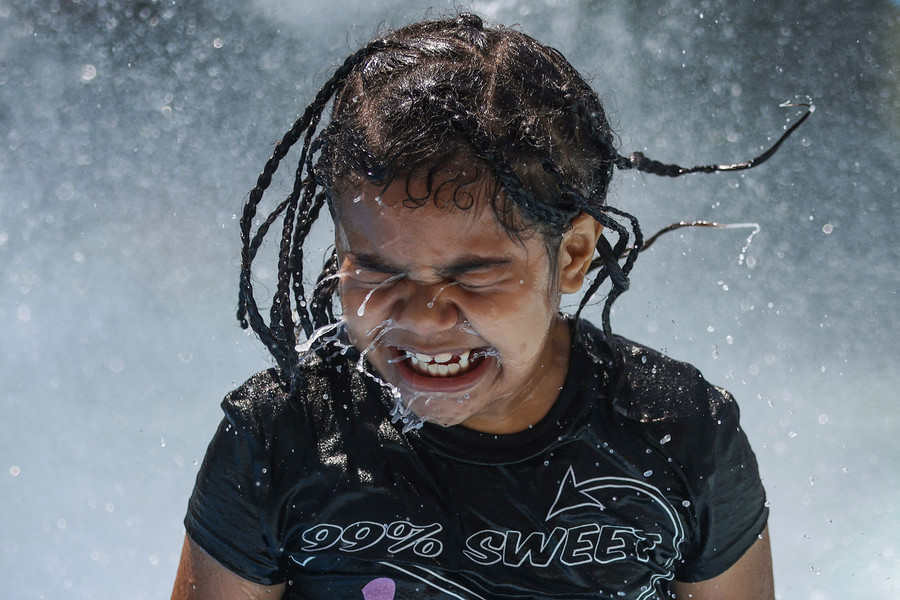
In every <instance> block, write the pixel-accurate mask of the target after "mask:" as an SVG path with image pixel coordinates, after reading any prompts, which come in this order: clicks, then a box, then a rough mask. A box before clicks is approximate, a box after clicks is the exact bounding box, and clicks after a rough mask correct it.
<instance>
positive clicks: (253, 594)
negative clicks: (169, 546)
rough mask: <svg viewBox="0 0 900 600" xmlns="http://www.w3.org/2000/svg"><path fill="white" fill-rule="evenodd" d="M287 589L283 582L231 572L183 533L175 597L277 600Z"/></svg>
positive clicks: (182, 599) (188, 599)
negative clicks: (271, 582) (267, 582)
mask: <svg viewBox="0 0 900 600" xmlns="http://www.w3.org/2000/svg"><path fill="white" fill-rule="evenodd" d="M284 588H285V584H283V583H281V584H278V585H273V586H266V585H261V584H258V583H254V582H252V581H250V580H248V579H244V578H243V577H241V576H239V575H236V574H234V573H232V572H231V571H229V570H228V569H226V568H225V567H223V566H222V565H221V564H219V563H218V562H216V560H215V559H214V558H213V557H211V556H210V555H209V554H207V553H206V551H204V550H203V549H202V548H201V547H200V546H198V545H197V544H195V543H194V542H193V541H192V540H191V538H190V537H189V536H187V535H185V536H184V547H183V548H182V550H181V562H180V563H179V565H178V574H177V575H176V576H175V588H174V589H173V590H172V600H207V599H209V600H213V599H221V600H255V599H261V598H266V599H267V600H268V599H271V600H277V599H278V598H281V596H282V595H283V594H284Z"/></svg>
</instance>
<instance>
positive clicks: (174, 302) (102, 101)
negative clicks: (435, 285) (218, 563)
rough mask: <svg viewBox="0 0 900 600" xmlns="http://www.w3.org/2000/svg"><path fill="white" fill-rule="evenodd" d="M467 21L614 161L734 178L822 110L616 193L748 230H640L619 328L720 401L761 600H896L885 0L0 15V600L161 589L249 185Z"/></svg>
mask: <svg viewBox="0 0 900 600" xmlns="http://www.w3.org/2000/svg"><path fill="white" fill-rule="evenodd" d="M464 8H465V9H472V10H475V11H477V12H479V13H481V14H482V15H483V16H485V17H487V18H489V19H492V20H496V21H499V22H501V23H504V24H507V25H516V26H517V27H519V28H521V29H522V30H524V31H526V32H528V33H530V34H532V35H534V36H535V37H537V38H538V39H540V40H542V41H544V42H545V43H548V44H550V45H553V46H555V47H557V48H559V49H560V50H561V51H562V52H563V53H564V54H565V55H566V56H567V57H568V58H569V59H570V60H571V61H572V62H573V63H574V64H575V66H576V67H578V68H579V69H580V70H581V71H582V72H584V73H586V74H587V75H588V76H589V77H590V79H591V81H592V83H593V85H594V87H595V89H596V90H597V91H598V92H599V94H600V96H601V98H602V99H603V100H604V102H605V103H606V106H607V109H608V111H609V113H610V115H611V118H612V121H613V124H614V127H615V128H616V129H617V131H618V132H619V135H620V138H621V149H622V151H623V153H627V152H630V151H633V150H643V151H645V152H646V153H647V154H648V155H649V156H652V157H654V158H657V159H660V160H663V161H666V162H679V163H681V164H699V163H711V162H731V161H738V160H745V159H747V158H750V157H751V156H752V155H754V154H756V153H758V152H759V151H760V150H761V149H762V148H763V147H764V146H766V145H767V144H768V143H770V142H771V141H772V140H774V138H775V137H776V136H777V135H778V134H780V132H781V131H783V129H784V127H785V125H786V124H787V122H788V120H790V119H794V118H796V117H797V116H798V115H799V111H798V110H797V109H783V108H779V107H778V104H779V103H780V102H782V101H784V100H802V99H803V98H804V97H805V96H806V95H809V96H811V97H812V98H813V99H814V100H815V102H816V105H817V111H816V113H815V114H814V115H813V117H812V118H811V119H810V120H809V121H808V123H807V124H806V125H805V126H804V127H802V128H801V129H800V130H799V131H797V133H796V134H795V136H794V137H793V138H792V139H790V140H789V141H788V142H787V143H786V144H785V145H784V147H783V148H782V150H781V151H780V152H779V153H778V154H777V155H776V156H775V157H774V158H773V159H772V160H771V161H770V162H769V163H767V164H766V165H764V166H762V167H760V168H758V169H754V170H752V171H749V172H745V173H744V174H741V175H738V174H730V175H728V174H717V175H694V176H691V177H688V178H683V179H677V180H663V179H661V178H657V177H653V176H648V175H640V174H633V173H619V174H618V175H617V177H616V180H615V183H614V185H613V189H612V193H611V195H610V202H611V203H614V204H616V205H618V206H620V207H622V208H624V209H626V210H629V211H631V212H633V213H635V214H636V215H637V216H638V217H639V218H640V219H641V222H642V224H643V226H644V229H645V230H647V231H648V232H649V231H655V230H656V229H657V228H659V227H662V226H664V225H666V224H668V223H670V222H672V221H677V220H679V219H710V220H717V221H720V222H756V223H759V225H760V228H761V230H760V231H759V233H757V234H756V235H755V236H754V237H753V239H752V243H751V244H750V245H749V247H748V248H747V249H746V252H745V253H744V256H743V258H742V257H741V255H742V249H743V247H744V245H745V244H746V239H747V236H748V234H749V233H750V230H747V229H734V230H683V231H681V232H676V233H674V234H670V235H669V236H667V237H664V238H662V239H661V240H660V241H659V242H658V243H657V244H656V246H655V247H654V248H653V249H652V250H651V251H648V252H646V253H644V254H643V255H642V257H641V259H640V260H639V261H638V263H637V266H636V269H635V272H634V276H633V285H632V289H631V291H629V292H628V293H627V294H626V295H624V296H623V297H622V298H620V299H619V301H618V303H617V308H616V311H615V314H614V315H613V327H614V329H616V330H617V331H619V332H620V333H623V334H625V335H627V336H629V337H632V338H635V339H637V340H639V341H642V342H644V343H647V344H649V345H651V346H654V347H656V348H660V349H663V350H665V351H666V352H668V353H669V354H671V355H672V356H674V357H676V358H679V359H682V360H687V361H689V362H692V363H694V364H696V365H697V366H698V367H700V368H701V369H702V370H703V372H704V374H705V375H706V377H707V378H708V379H710V380H711V381H713V382H714V383H717V384H719V385H722V386H724V387H727V388H729V389H730V390H731V391H732V392H733V393H734V394H735V396H736V397H737V398H738V400H739V402H740V404H741V407H742V415H743V422H744V426H745V429H746V430H747V432H748V434H749V436H750V438H751V441H752V443H753V444H754V447H755V449H756V452H757V455H758V458H759V461H760V466H761V470H762V474H763V477H764V479H765V483H766V486H767V488H768V492H769V499H770V501H771V504H772V518H771V523H770V526H771V531H772V543H773V548H774V556H775V565H776V567H775V569H776V584H777V589H778V596H779V597H781V598H804V599H815V600H822V599H832V598H834V599H838V598H840V599H846V598H854V599H858V598H889V597H900V511H898V497H900V469H898V466H897V465H898V464H900V443H898V441H897V429H898V416H900V408H898V402H897V390H898V388H900V375H898V370H897V368H896V363H897V361H898V358H900V356H898V352H897V344H896V341H895V339H896V329H897V328H896V326H895V324H894V318H895V313H896V312H897V308H898V299H897V289H898V274H897V268H898V232H897V227H898V218H897V217H898V197H900V194H898V189H897V188H898V185H900V182H898V166H900V135H898V133H900V86H898V69H900V7H898V5H897V4H893V3H891V2H888V1H886V0H868V1H863V2H842V1H837V0H829V1H820V2H790V3H780V2H774V1H759V2H727V1H725V0H722V1H719V2H717V1H704V2H683V1H680V0H672V1H668V2H649V1H647V2H631V3H627V4H626V3H624V2H623V3H612V2H598V1H590V0H581V1H574V0H573V1H565V0H545V1H537V0H531V1H528V0H483V1H463V0H458V1H454V2H449V1H445V0H434V1H428V2H425V1H416V2H409V1H407V0H403V1H401V0H381V1H380V2H376V3H374V6H373V5H372V3H370V2H365V1H364V0H329V1H328V2H304V1H302V0H295V1H289V0H251V1H244V0H224V1H213V0H195V1H192V2H187V1H185V0H153V1H144V2H138V1H134V2H131V1H127V0H81V1H74V0H68V1H63V0H55V1H52V0H0V328H2V329H0V331H2V334H0V353H2V354H0V409H2V412H0V572H2V573H3V577H2V579H0V596H2V597H3V598H162V597H168V594H169V592H170V589H171V581H172V579H173V577H174V573H175V568H176V564H177V559H178V554H179V550H180V546H181V540H182V536H183V529H182V525H181V519H182V516H183V514H184V510H185V506H186V502H187V498H188V496H189V494H190V491H191V488H192V485H193V480H194V477H195V475H196V472H197V468H198V461H199V460H201V459H202V457H203V453H204V451H205V448H206V444H207V443H208V441H209V439H210V437H211V435H212V433H213V431H214V430H215V427H216V425H217V423H218V421H219V418H220V412H219V408H218V403H219V401H220V399H221V397H222V396H223V395H224V394H225V393H226V392H227V391H228V390H229V389H231V388H232V387H233V386H234V385H236V384H237V383H238V382H240V381H242V380H244V379H245V378H246V377H247V376H249V375H250V374H251V373H253V372H255V371H257V370H259V369H261V368H263V367H266V366H267V365H268V364H269V359H268V356H267V354H266V352H265V351H264V350H263V349H262V348H261V346H260V345H259V344H258V343H257V342H256V341H255V339H254V338H252V337H250V336H248V335H246V334H245V333H243V332H242V331H241V330H240V329H239V328H238V326H237V323H236V321H235V320H234V317H233V313H234V309H235V307H236V289H237V274H238V268H237V262H238V233H237V222H236V216H235V215H236V214H237V213H239V211H240V207H241V203H242V201H243V199H244V198H245V196H246V193H247V191H249V189H250V188H251V187H252V185H253V183H254V181H255V178H256V175H257V174H258V173H259V171H260V169H261V168H262V166H263V164H264V163H265V161H266V159H267V158H268V156H269V154H270V152H271V150H272V147H273V145H274V142H276V141H277V140H278V139H279V138H280V137H281V135H282V133H283V132H284V131H285V130H286V129H287V128H288V127H289V126H290V123H291V122H292V121H293V120H294V119H295V118H296V117H297V116H298V115H299V113H300V112H301V111H302V110H303V108H304V107H305V106H306V104H307V102H308V101H309V100H310V99H311V97H312V95H313V94H314V92H315V90H316V89H317V88H318V86H319V85H321V84H322V83H324V81H325V80H326V79H327V78H328V77H329V76H330V73H331V71H332V70H333V69H334V67H335V66H336V65H337V64H338V63H339V62H340V61H341V60H342V59H343V58H344V57H345V56H346V55H347V54H349V53H350V52H351V51H352V50H354V49H355V48H357V47H358V46H359V45H360V44H361V43H363V42H364V41H366V40H367V39H368V38H370V37H371V36H372V35H373V34H375V33H376V32H377V31H378V30H379V29H380V28H383V27H386V26H395V25H402V24H405V23H407V22H409V21H412V20H417V19H420V18H423V17H426V16H439V15H442V14H445V13H447V12H452V11H455V10H457V9H464ZM429 9H430V10H429ZM288 170H290V169H288ZM286 185H287V184H286V183H284V182H283V181H282V182H278V183H276V185H275V188H274V193H273V194H270V195H271V196H273V197H277V196H280V195H283V194H284V193H286ZM316 235H317V236H318V237H317V238H316V239H315V240H313V247H314V248H316V247H325V246H326V245H328V243H329V240H328V231H327V228H323V229H322V230H321V231H319V232H318V233H317V234H316ZM598 313H599V311H598V310H597V307H594V310H593V311H592V313H591V315H592V316H593V317H594V318H595V319H597V318H598V316H599V315H598Z"/></svg>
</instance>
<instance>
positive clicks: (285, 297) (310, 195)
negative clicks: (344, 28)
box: [237, 40, 391, 373]
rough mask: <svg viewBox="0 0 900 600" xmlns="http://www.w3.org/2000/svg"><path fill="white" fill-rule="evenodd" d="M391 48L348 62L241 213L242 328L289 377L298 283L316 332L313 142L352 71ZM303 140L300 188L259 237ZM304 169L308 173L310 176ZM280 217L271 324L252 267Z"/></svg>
mask: <svg viewBox="0 0 900 600" xmlns="http://www.w3.org/2000/svg"><path fill="white" fill-rule="evenodd" d="M390 46H391V43H390V42H387V41H385V40H375V41H373V42H372V43H370V44H369V45H367V46H365V47H363V48H361V49H359V50H358V51H356V52H354V53H353V54H351V55H350V56H349V57H347V59H346V60H345V61H344V62H343V64H342V65H341V66H340V67H339V68H338V69H337V70H336V71H335V72H334V74H333V75H332V76H331V78H330V79H329V80H328V81H327V82H326V83H325V84H324V85H323V86H322V88H321V89H320V90H319V92H318V93H317V94H316V97H315V99H314V100H313V102H312V103H311V104H310V105H309V106H308V107H307V108H306V110H305V111H304V113H303V115H301V117H300V118H299V119H297V120H296V121H295V122H294V124H293V126H292V127H291V129H290V130H289V131H288V132H287V133H286V134H285V135H284V136H283V137H282V138H281V140H279V142H278V143H277V144H276V145H275V149H274V151H273V153H272V156H271V157H270V158H269V160H268V161H267V162H266V164H265V166H264V167H263V170H262V173H260V175H259V177H258V178H257V180H256V185H255V186H254V188H253V189H252V190H251V191H250V194H249V197H248V199H247V202H246V203H245V204H244V208H243V211H242V213H241V220H240V231H241V277H240V290H239V294H238V309H237V318H238V321H239V322H240V324H241V327H242V328H245V329H246V328H247V327H248V326H249V327H252V328H253V330H254V331H255V332H256V334H257V335H258V336H259V338H260V341H262V342H263V344H265V345H266V347H267V348H268V349H269V351H270V352H271V354H272V356H273V357H274V358H275V360H276V362H277V363H278V365H279V366H280V367H281V368H282V370H283V371H284V372H285V373H287V372H290V370H291V367H292V365H293V363H294V362H296V358H297V354H296V350H295V346H296V336H295V334H294V329H295V325H294V319H293V310H294V307H293V306H292V303H291V283H292V282H293V284H294V287H295V289H294V301H295V303H296V310H297V313H298V314H299V318H300V321H301V324H302V327H303V330H304V332H305V333H306V334H307V335H309V334H310V333H311V332H312V326H311V320H310V317H309V312H308V309H307V307H305V306H304V304H305V301H303V300H302V298H303V296H304V292H303V285H302V281H303V266H302V246H303V241H304V239H305V238H306V236H307V235H308V233H309V231H310V229H311V226H312V222H313V221H314V220H315V219H316V218H317V217H318V215H319V213H320V211H321V208H322V205H323V204H324V194H318V195H317V194H316V186H317V183H316V180H315V178H314V177H312V176H311V175H312V174H311V169H310V168H309V165H310V160H309V155H310V150H311V149H312V150H313V151H315V149H316V148H317V147H318V146H317V145H316V144H314V143H313V136H314V135H315V132H316V128H317V127H318V124H319V122H320V120H321V118H322V113H323V112H324V110H325V107H326V106H327V105H328V102H329V100H330V99H331V98H332V97H334V96H335V94H336V93H338V91H339V90H340V89H341V88H342V87H343V85H344V82H345V81H346V79H347V77H348V76H349V74H350V73H351V72H352V70H353V69H354V68H355V67H356V66H357V65H359V64H360V63H361V62H362V61H363V60H364V59H365V58H366V57H368V56H369V55H371V54H372V53H374V52H377V51H379V50H383V49H385V48H388V47H390ZM301 137H304V141H303V147H302V149H301V156H300V160H299V162H298V166H297V172H296V177H295V180H294V187H293V189H292V190H291V193H290V195H289V196H288V198H287V199H286V200H284V201H283V202H281V203H279V204H278V206H276V207H275V209H274V210H273V211H272V212H271V213H270V214H269V215H268V216H267V217H266V219H265V221H264V222H263V223H262V224H261V225H260V226H259V227H258V228H257V230H256V232H255V233H254V232H253V219H254V218H255V216H256V213H257V209H258V206H259V204H260V202H261V201H262V197H263V194H264V193H265V191H266V190H267V189H268V187H269V185H270V184H271V182H272V176H273V175H274V174H275V172H276V171H277V170H278V167H279V165H280V164H281V162H282V161H283V160H284V158H285V157H286V156H287V154H288V151H289V150H290V149H291V148H292V147H293V146H294V145H295V144H296V143H297V142H298V141H299V140H300V138H301ZM304 170H306V171H307V173H306V176H305V177H304ZM301 196H302V197H303V201H302V202H301V201H300V198H301ZM280 216H281V217H283V219H284V221H283V227H282V233H281V243H280V246H279V254H278V256H279V260H278V281H277V288H276V292H275V295H274V297H273V299H272V307H271V309H270V311H269V316H270V321H269V323H268V324H267V323H266V322H265V320H264V319H263V317H262V315H261V313H260V310H259V306H258V304H257V302H256V298H255V297H254V294H253V283H252V265H253V260H254V259H255V258H256V254H257V252H258V250H259V247H260V246H261V244H262V241H263V238H264V237H265V235H266V234H267V232H268V230H269V228H270V227H271V225H272V224H273V223H274V222H275V220H277V219H278V218H279V217H280ZM297 219H299V220H300V224H299V226H297V224H296V221H297Z"/></svg>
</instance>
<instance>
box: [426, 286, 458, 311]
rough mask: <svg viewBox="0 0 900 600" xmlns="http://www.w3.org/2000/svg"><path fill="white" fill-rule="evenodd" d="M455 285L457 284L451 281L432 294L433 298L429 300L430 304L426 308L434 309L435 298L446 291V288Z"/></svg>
mask: <svg viewBox="0 0 900 600" xmlns="http://www.w3.org/2000/svg"><path fill="white" fill-rule="evenodd" d="M456 283H457V282H455V281H451V282H450V283H448V284H446V285H443V286H441V289H439V290H438V291H437V292H436V293H435V294H434V297H433V298H432V299H431V302H429V303H428V305H427V306H428V308H434V303H435V301H436V300H437V297H438V296H440V295H441V292H443V291H444V290H446V289H447V288H448V287H450V286H451V285H456Z"/></svg>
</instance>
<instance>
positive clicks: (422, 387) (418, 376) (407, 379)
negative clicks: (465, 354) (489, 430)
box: [392, 348, 494, 393]
mask: <svg viewBox="0 0 900 600" xmlns="http://www.w3.org/2000/svg"><path fill="white" fill-rule="evenodd" d="M392 350H393V352H392V353H394V354H396V356H395V358H398V357H399V356H400V352H399V351H398V350H396V349H393V348H392ZM493 362H494V359H493V358H492V357H490V356H486V357H484V358H482V359H481V361H480V362H479V363H478V364H477V365H475V366H474V367H472V368H471V369H470V370H468V371H466V372H465V373H463V374H462V375H449V376H445V377H430V376H428V375H424V374H422V373H421V372H420V371H417V370H415V369H413V368H412V367H411V366H410V364H409V360H400V361H398V362H395V363H394V367H395V368H396V369H397V375H399V377H400V379H401V380H402V381H403V384H404V385H405V386H406V387H409V388H411V389H414V390H417V391H422V392H439V393H440V392H447V393H449V392H461V391H463V390H466V389H469V388H471V387H472V386H474V385H475V384H476V383H477V382H478V381H479V380H480V379H481V378H482V377H484V375H485V374H486V373H487V371H488V368H489V367H490V364H491V363H493Z"/></svg>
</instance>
